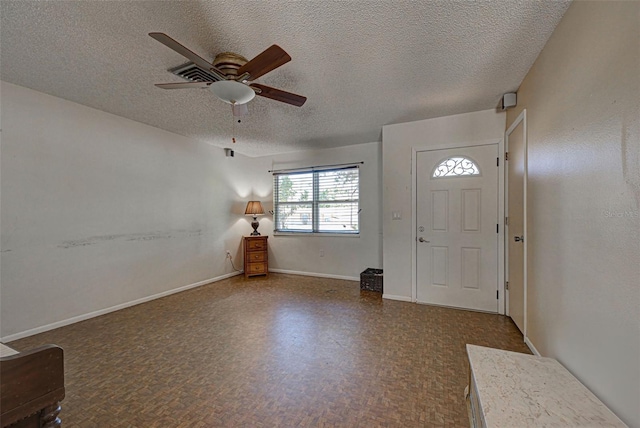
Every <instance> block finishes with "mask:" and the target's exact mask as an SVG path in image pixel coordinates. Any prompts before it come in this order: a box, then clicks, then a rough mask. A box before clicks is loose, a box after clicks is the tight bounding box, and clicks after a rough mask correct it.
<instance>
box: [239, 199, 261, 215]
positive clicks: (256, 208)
mask: <svg viewBox="0 0 640 428" xmlns="http://www.w3.org/2000/svg"><path fill="white" fill-rule="evenodd" d="M244 215H251V216H254V217H255V216H257V215H264V209H262V204H261V203H260V201H249V202H247V208H246V209H245V210H244Z"/></svg>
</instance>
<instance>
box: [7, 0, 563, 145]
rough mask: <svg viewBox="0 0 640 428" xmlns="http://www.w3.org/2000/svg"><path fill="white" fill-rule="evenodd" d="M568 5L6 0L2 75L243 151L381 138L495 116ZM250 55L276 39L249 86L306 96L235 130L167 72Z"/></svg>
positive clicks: (270, 106) (255, 105)
mask: <svg viewBox="0 0 640 428" xmlns="http://www.w3.org/2000/svg"><path fill="white" fill-rule="evenodd" d="M568 6H569V3H568V2H566V1H530V0H524V1H516V0H496V1H481V2H480V1H473V2H472V1H399V0H393V1H392V0H389V1H382V0H379V1H376V0H370V1H364V0H362V1H276V0H272V1H238V0H230V1H222V0H216V1H202V2H200V1H128V2H124V1H73V2H71V1H64V2H63V1H49V2H43V1H15V2H14V1H7V0H2V1H1V2H0V8H1V9H0V13H1V23H0V24H1V26H0V65H1V68H0V73H1V74H0V77H1V78H2V80H4V81H7V82H11V83H14V84H17V85H21V86H26V87H29V88H33V89H35V90H38V91H42V92H45V93H48V94H51V95H55V96H57V97H61V98H65V99H68V100H71V101H75V102H78V103H80V104H84V105H86V106H90V107H93V108H96V109H99V110H103V111H106V112H109V113H113V114H116V115H119V116H124V117H127V118H129V119H133V120H136V121H139V122H142V123H146V124H149V125H152V126H156V127H158V128H162V129H165V130H168V131H171V132H175V133H177V134H181V135H185V136H187V137H192V138H195V139H198V140H202V141H206V142H208V143H210V144H214V145H216V146H220V147H233V148H234V149H235V150H236V151H237V152H239V153H244V154H246V155H249V156H260V155H266V154H273V153H281V152H289V151H295V150H303V149H309V148H325V147H336V146H344V145H351V144H360V143H367V142H372V141H379V140H380V138H381V128H382V125H386V124H390V123H399V122H407V121H412V120H419V119H426V118H432V117H438V116H444V115H450V114H456V113H463V112H469V111H476V110H483V109H489V108H494V107H495V106H496V105H497V104H498V102H499V100H500V97H501V95H502V94H503V93H505V92H509V91H514V90H516V89H517V88H518V86H519V84H520V82H521V81H522V79H523V78H524V76H525V74H526V73H527V71H528V70H529V67H530V66H531V65H532V64H533V61H534V60H535V58H536V57H537V56H538V53H539V52H540V50H541V49H542V47H543V46H544V44H545V42H546V41H547V39H548V38H549V36H550V35H551V33H552V31H553V29H554V28H555V27H556V25H557V24H558V22H559V21H560V19H561V17H562V15H563V14H564V12H565V10H566V9H567V7H568ZM156 31H157V32H164V33H166V34H168V35H169V36H171V37H173V38H174V39H176V40H178V41H179V42H180V43H182V44H183V45H185V46H186V47H188V48H190V49H191V50H193V51H194V52H196V53H198V54H199V55H200V56H202V57H204V58H205V59H207V60H212V59H213V57H214V56H215V54H217V53H218V52H222V51H232V52H236V53H238V54H241V55H243V56H245V57H247V58H249V59H251V58H253V57H254V56H256V55H257V54H259V53H260V52H262V51H263V50H264V49H266V48H267V47H268V46H270V45H271V44H273V43H276V44H278V45H280V46H281V47H282V48H283V49H284V50H285V51H287V52H288V53H289V55H291V57H292V58H293V60H292V61H291V62H289V63H287V64H285V65H284V66H282V67H280V68H278V69H276V70H274V71H272V72H270V73H268V74H267V75H265V76H263V77H261V78H260V79H258V80H257V82H259V83H263V84H266V85H269V86H274V87H277V88H280V89H284V90H286V91H290V92H294V93H298V94H301V95H305V96H306V97H308V101H307V103H306V104H305V105H304V106H303V107H301V108H298V107H293V106H290V105H287V104H283V103H279V102H276V101H273V100H269V99H266V98H263V97H256V98H255V99H254V100H253V101H251V102H250V104H249V111H250V115H249V116H247V117H245V118H243V120H242V123H241V124H236V127H235V128H236V131H235V132H236V137H237V141H238V142H237V143H236V144H232V143H231V136H232V132H233V119H232V115H231V109H230V106H229V105H227V104H224V103H223V102H221V101H219V100H218V99H217V98H215V96H214V95H213V94H211V93H210V92H209V91H207V90H202V89H184V90H163V89H159V88H156V87H155V86H154V85H153V84H154V83H163V82H173V81H181V80H180V78H179V77H176V76H174V75H172V74H170V73H169V72H167V69H169V68H172V67H175V66H177V65H180V64H183V63H185V62H187V61H186V60H185V59H184V58H183V57H181V56H180V55H178V54H177V53H175V52H174V51H172V50H170V49H169V48H167V47H166V46H164V45H162V44H160V43H158V42H157V41H156V40H154V39H152V38H151V37H149V36H148V35H147V34H148V33H149V32H156Z"/></svg>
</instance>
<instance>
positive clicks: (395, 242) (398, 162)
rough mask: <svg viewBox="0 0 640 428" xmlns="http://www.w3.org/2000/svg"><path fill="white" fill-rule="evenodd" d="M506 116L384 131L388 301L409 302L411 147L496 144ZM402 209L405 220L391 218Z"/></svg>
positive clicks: (473, 116)
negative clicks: (478, 143) (392, 214)
mask: <svg viewBox="0 0 640 428" xmlns="http://www.w3.org/2000/svg"><path fill="white" fill-rule="evenodd" d="M504 131H505V114H504V113H497V112H496V111H495V110H485V111H479V112H473V113H465V114H459V115H455V116H447V117H439V118H435V119H427V120H421V121H417V122H409V123H400V124H395V125H386V126H384V127H383V128H382V176H383V190H382V207H383V208H382V230H383V234H384V241H383V260H384V264H383V266H384V284H385V288H384V297H385V298H391V299H399V300H411V298H412V283H411V274H412V272H411V269H412V266H411V257H412V246H413V245H415V234H414V232H413V231H412V230H411V228H412V226H411V225H412V217H413V215H414V214H415V213H413V212H412V200H411V198H412V193H411V192H412V175H411V166H412V158H411V156H412V149H414V148H429V147H434V146H441V145H444V144H459V143H465V144H473V143H474V142H487V141H491V142H498V141H501V140H502V139H503V136H504ZM393 211H400V212H401V214H402V219H400V220H392V219H391V213H392V212H393Z"/></svg>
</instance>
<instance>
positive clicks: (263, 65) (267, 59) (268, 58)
mask: <svg viewBox="0 0 640 428" xmlns="http://www.w3.org/2000/svg"><path fill="white" fill-rule="evenodd" d="M289 61H291V57H290V56H289V54H288V53H286V52H285V51H284V50H283V49H282V48H281V47H280V46H278V45H271V47H269V48H267V49H266V50H265V51H264V52H262V53H261V54H259V55H258V56H257V57H255V58H254V59H252V60H251V61H249V62H248V63H246V64H245V65H243V66H242V67H240V68H239V69H238V76H241V75H242V74H243V73H249V79H247V80H254V79H257V78H258V77H260V76H262V75H264V74H267V73H268V72H270V71H271V70H274V69H276V68H278V67H280V66H281V65H283V64H286V63H288V62H289Z"/></svg>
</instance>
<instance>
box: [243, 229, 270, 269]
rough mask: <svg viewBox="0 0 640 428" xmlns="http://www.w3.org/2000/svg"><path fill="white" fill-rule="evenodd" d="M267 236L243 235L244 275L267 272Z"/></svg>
mask: <svg viewBox="0 0 640 428" xmlns="http://www.w3.org/2000/svg"><path fill="white" fill-rule="evenodd" d="M267 238H269V237H268V236H245V237H244V277H245V278H248V277H250V276H254V275H268V274H269V259H268V254H267Z"/></svg>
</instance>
